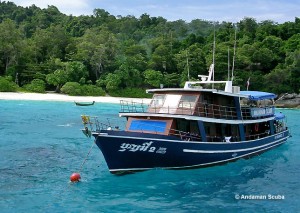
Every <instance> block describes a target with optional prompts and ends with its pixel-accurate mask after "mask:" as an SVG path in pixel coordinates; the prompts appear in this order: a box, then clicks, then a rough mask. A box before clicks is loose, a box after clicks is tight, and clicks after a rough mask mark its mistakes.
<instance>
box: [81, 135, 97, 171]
mask: <svg viewBox="0 0 300 213" xmlns="http://www.w3.org/2000/svg"><path fill="white" fill-rule="evenodd" d="M95 144H96V139H95V140H94V143H93V144H92V146H91V148H90V150H89V152H88V154H87V155H86V157H85V159H84V160H83V162H82V163H81V165H80V168H79V173H80V172H81V170H82V168H83V165H84V164H85V162H86V161H87V158H88V157H89V155H90V153H91V151H92V149H93V147H94V145H95Z"/></svg>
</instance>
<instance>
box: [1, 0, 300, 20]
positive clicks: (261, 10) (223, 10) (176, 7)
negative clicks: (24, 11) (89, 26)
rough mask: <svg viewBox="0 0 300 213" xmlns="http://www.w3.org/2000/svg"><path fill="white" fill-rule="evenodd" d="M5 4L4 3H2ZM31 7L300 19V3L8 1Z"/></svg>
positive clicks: (185, 17) (252, 0)
mask: <svg viewBox="0 0 300 213" xmlns="http://www.w3.org/2000/svg"><path fill="white" fill-rule="evenodd" d="M0 1H1V0H0ZM7 1H11V2H14V3H15V4H16V5H19V6H23V7H27V6H31V5H33V4H35V5H36V6H38V7H40V8H47V7H48V5H54V6H56V7H57V8H58V9H59V10H60V12H62V13H64V14H66V15H71V14H72V15H74V16H79V15H92V14H93V10H94V9H96V8H99V9H104V10H106V11H107V12H109V13H110V14H111V15H114V16H118V15H121V16H128V15H133V16H135V17H137V18H138V17H140V16H141V15H142V14H144V13H147V14H149V15H150V16H151V17H159V16H161V17H163V18H165V19H167V20H168V21H176V20H179V19H181V20H184V21H186V22H190V21H192V20H194V19H202V20H207V21H219V22H222V21H226V22H234V23H236V22H238V21H240V20H242V19H243V18H245V17H251V18H254V19H255V20H256V21H257V22H260V21H264V20H272V21H274V22H277V23H284V22H288V21H292V22H293V21H295V17H300V0H184V1H182V0H7Z"/></svg>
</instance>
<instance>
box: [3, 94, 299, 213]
mask: <svg viewBox="0 0 300 213" xmlns="http://www.w3.org/2000/svg"><path fill="white" fill-rule="evenodd" d="M119 109H120V108H119V105H116V104H100V103H96V104H95V105H94V106H90V107H78V106H75V104H74V103H70V102H69V103H68V102H46V101H45V102H42V101H41V102H39V101H4V100H0V115H1V117H0V118H1V125H0V138H1V139H0V211H1V212H174V211H175V212H228V211H230V212H298V211H299V209H300V204H299V202H298V199H299V198H300V182H299V180H300V169H299V168H300V144H299V143H300V141H299V139H300V133H299V131H298V130H299V126H300V125H299V122H298V120H299V118H300V110H282V111H283V112H284V113H285V114H286V115H287V116H288V125H289V126H290V129H291V130H292V134H293V137H292V138H290V139H289V140H288V143H286V144H284V145H282V146H280V147H277V148H276V149H273V150H271V151H268V152H266V153H264V154H262V155H260V156H256V157H254V158H251V159H248V160H244V159H242V160H238V161H236V162H233V163H229V164H226V165H222V166H216V167H210V168H202V169H195V170H161V169H158V170H152V171H147V172H141V173H136V174H133V175H125V176H114V175H111V174H110V173H109V172H108V169H107V166H106V164H105V161H104V159H103V156H102V154H101V152H100V151H99V149H98V148H97V147H96V146H94V147H92V149H91V152H90V154H89V156H88V157H87V155H88V153H89V150H90V148H91V146H92V144H93V143H92V141H91V139H88V138H86V137H85V136H84V135H83V134H82V133H81V132H80V128H81V127H82V126H81V119H80V115H81V114H92V115H99V116H101V117H103V119H104V118H107V117H109V118H111V120H113V119H117V121H118V122H119V124H120V123H122V122H123V120H121V119H120V118H118V116H117V114H116V112H118V111H119ZM85 159H86V161H85ZM82 164H83V166H82V167H81V165H82ZM80 168H81V169H80ZM78 170H81V171H80V174H81V176H82V181H81V182H79V183H75V184H74V183H70V182H69V177H70V175H71V174H72V173H73V172H75V171H78ZM247 196H252V197H250V198H249V197H248V198H247ZM251 198H252V199H251ZM253 198H255V199H253ZM271 198H272V199H271ZM275 198H276V199H275Z"/></svg>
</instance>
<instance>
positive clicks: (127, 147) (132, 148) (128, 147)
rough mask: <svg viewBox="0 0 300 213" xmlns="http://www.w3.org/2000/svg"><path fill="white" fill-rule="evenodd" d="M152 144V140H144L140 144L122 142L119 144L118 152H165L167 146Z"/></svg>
mask: <svg viewBox="0 0 300 213" xmlns="http://www.w3.org/2000/svg"><path fill="white" fill-rule="evenodd" d="M152 144H153V142H152V141H149V142H145V143H143V144H142V145H137V144H132V143H122V144H121V145H120V149H119V150H118V151H119V152H125V151H129V152H156V153H159V154H165V153H166V152H167V148H163V147H159V148H157V147H155V146H151V145H152Z"/></svg>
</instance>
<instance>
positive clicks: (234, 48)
mask: <svg viewBox="0 0 300 213" xmlns="http://www.w3.org/2000/svg"><path fill="white" fill-rule="evenodd" d="M234 29H235V30H234V46H233V58H232V70H231V81H233V72H234V61H235V50H236V27H235V26H234Z"/></svg>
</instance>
